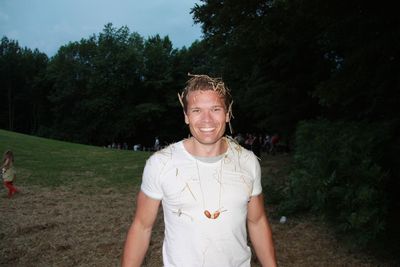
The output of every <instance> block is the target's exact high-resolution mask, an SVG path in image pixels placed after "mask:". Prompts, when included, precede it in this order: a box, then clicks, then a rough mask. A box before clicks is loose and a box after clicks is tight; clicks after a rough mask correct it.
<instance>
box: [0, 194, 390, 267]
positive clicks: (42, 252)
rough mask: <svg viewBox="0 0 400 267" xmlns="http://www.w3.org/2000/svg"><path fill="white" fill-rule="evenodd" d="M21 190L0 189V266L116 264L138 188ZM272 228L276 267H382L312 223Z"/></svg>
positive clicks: (156, 249) (155, 250) (155, 244)
mask: <svg viewBox="0 0 400 267" xmlns="http://www.w3.org/2000/svg"><path fill="white" fill-rule="evenodd" d="M20 189H21V193H19V194H17V195H16V196H15V197H14V198H13V199H8V198H7V197H6V192H5V189H1V190H0V216H1V217H0V266H13V267H14V266H119V263H120V258H121V253H122V248H123V243H124V240H125V235H126V232H127V229H128V227H129V224H130V222H131V219H132V214H133V210H134V202H135V192H136V190H137V189H132V190H125V191H126V192H125V193H124V192H118V191H117V190H116V189H101V190H100V191H97V192H84V191H83V190H82V189H80V188H70V187H68V188H59V189H55V190H46V189H42V188H39V187H22V188H20ZM271 212H273V210H272V208H271ZM162 221H163V220H162V211H160V214H159V216H158V219H157V223H156V225H155V227H154V232H153V236H152V241H151V244H150V249H149V252H148V254H147V257H146V259H145V263H144V266H162V261H161V246H162V238H163V231H164V229H163V222H162ZM271 225H272V228H273V233H274V239H275V245H276V251H277V257H278V262H279V266H384V265H385V264H382V263H378V262H376V261H374V260H373V259H372V258H369V257H368V256H367V255H358V254H357V255H356V254H349V252H348V251H346V250H345V249H343V248H342V247H341V245H340V244H339V243H338V242H336V241H335V239H334V238H333V237H332V234H331V233H330V231H329V230H328V229H327V228H326V227H324V226H323V225H320V224H317V223H316V222H315V221H313V220H310V219H307V218H303V219H293V220H292V219H291V218H288V221H287V223H285V224H280V223H279V221H278V220H271ZM252 266H259V265H258V264H257V262H256V260H255V259H254V260H253V263H252Z"/></svg>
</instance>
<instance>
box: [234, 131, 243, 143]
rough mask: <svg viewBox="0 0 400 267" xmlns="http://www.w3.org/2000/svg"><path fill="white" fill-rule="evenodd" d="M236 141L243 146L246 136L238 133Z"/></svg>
mask: <svg viewBox="0 0 400 267" xmlns="http://www.w3.org/2000/svg"><path fill="white" fill-rule="evenodd" d="M234 139H235V140H236V142H238V144H239V145H241V146H243V144H244V137H243V136H242V134H241V133H238V134H237V135H236V136H235V138H234Z"/></svg>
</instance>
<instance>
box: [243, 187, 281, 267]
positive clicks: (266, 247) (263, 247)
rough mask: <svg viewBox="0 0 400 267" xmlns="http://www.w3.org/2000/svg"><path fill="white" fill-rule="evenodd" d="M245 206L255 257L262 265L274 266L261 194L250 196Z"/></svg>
mask: <svg viewBox="0 0 400 267" xmlns="http://www.w3.org/2000/svg"><path fill="white" fill-rule="evenodd" d="M247 208H248V210H247V228H248V231H249V235H250V240H251V243H252V244H253V247H254V250H255V252H256V255H257V258H258V260H259V261H260V263H261V264H262V266H263V267H266V266H268V267H275V266H276V256H275V248H274V243H273V239H272V231H271V227H270V225H269V222H268V218H267V215H266V213H265V209H264V199H263V197H262V195H261V194H260V195H258V196H253V197H251V199H250V201H249V203H248V207H247Z"/></svg>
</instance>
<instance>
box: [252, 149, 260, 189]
mask: <svg viewBox="0 0 400 267" xmlns="http://www.w3.org/2000/svg"><path fill="white" fill-rule="evenodd" d="M261 192H262V185H261V167H260V162H259V161H258V159H257V157H256V156H254V182H253V191H252V192H251V196H257V195H259V194H261Z"/></svg>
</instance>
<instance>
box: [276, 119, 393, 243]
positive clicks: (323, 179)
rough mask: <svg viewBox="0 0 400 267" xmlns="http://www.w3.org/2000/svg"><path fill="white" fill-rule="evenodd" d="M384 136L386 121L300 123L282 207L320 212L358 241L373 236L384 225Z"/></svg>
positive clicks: (386, 131)
mask: <svg viewBox="0 0 400 267" xmlns="http://www.w3.org/2000/svg"><path fill="white" fill-rule="evenodd" d="M389 137H390V134H388V128H387V127H382V125H376V124H369V123H365V122H330V121H327V120H315V121H309V122H302V123H300V124H299V126H298V128H297V131H296V149H295V155H294V170H293V171H292V172H291V173H290V175H289V190H288V198H287V199H286V200H285V201H284V202H283V204H282V206H281V208H282V209H283V210H285V212H287V213H288V212H289V213H290V212H292V213H293V212H298V211H303V210H309V211H312V212H315V213H318V214H322V215H323V217H324V218H326V219H327V220H328V221H330V222H332V225H333V226H334V227H335V229H336V230H337V231H339V232H340V233H342V234H344V236H346V237H348V238H349V240H351V241H352V242H353V244H355V245H357V246H361V247H365V246H366V245H368V244H371V243H372V242H373V241H376V240H377V239H378V237H379V236H381V235H382V234H383V233H384V230H385V226H386V217H387V207H388V200H387V198H386V196H385V181H386V178H387V175H388V173H386V172H385V171H384V170H383V169H382V167H381V164H380V162H382V160H383V157H384V147H385V145H386V144H387V143H388V140H387V138H389ZM354 242H355V243H354Z"/></svg>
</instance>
